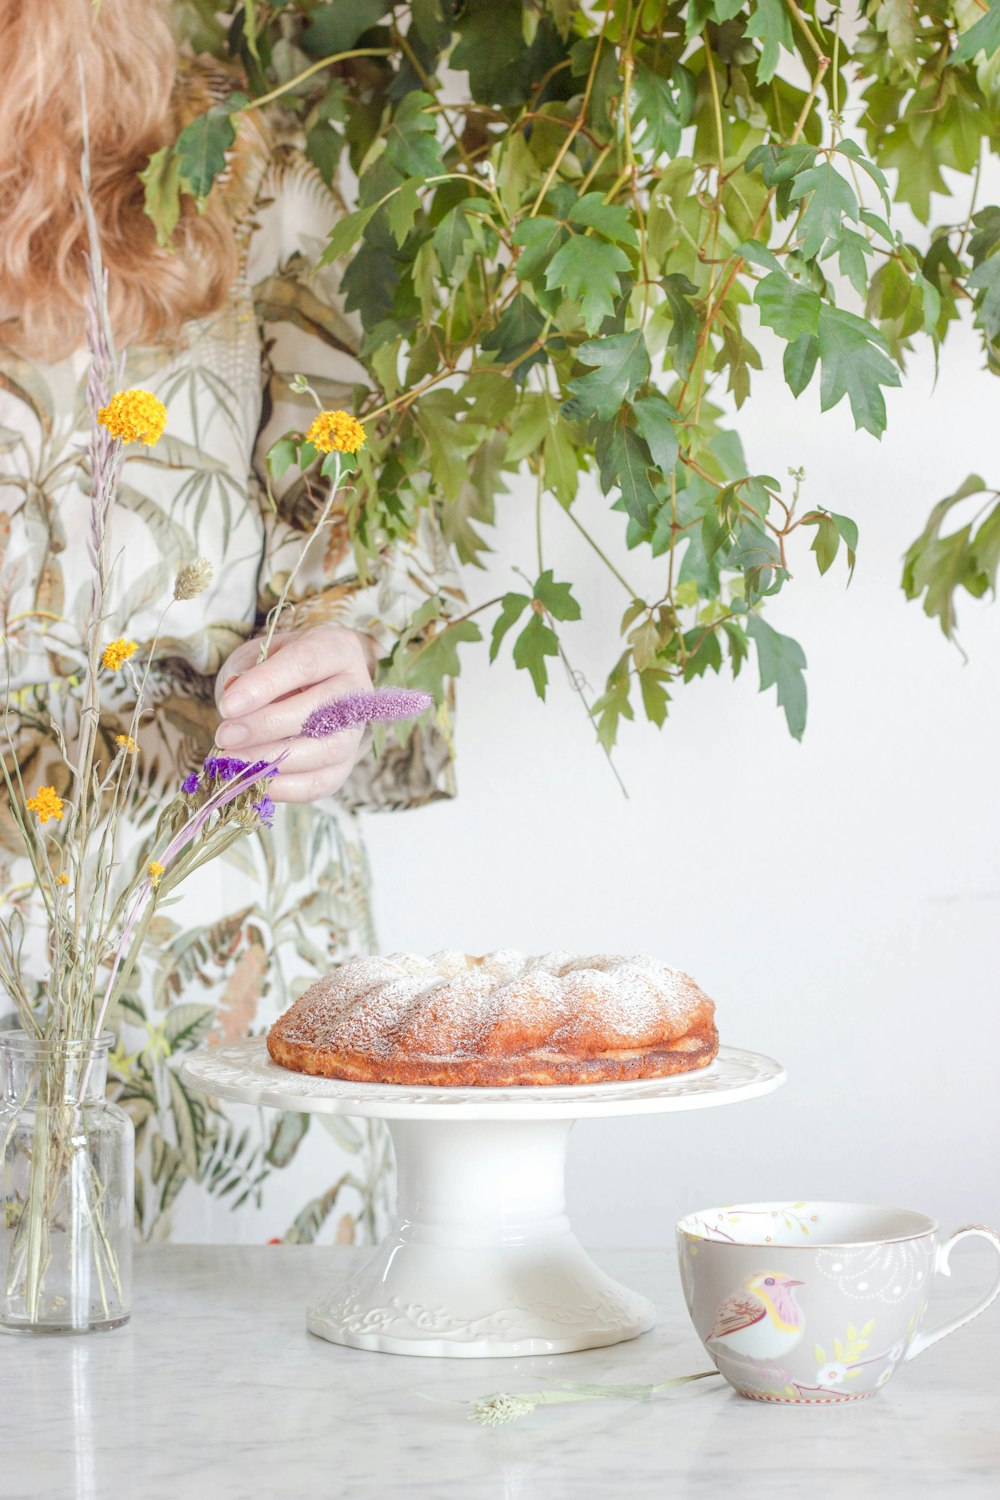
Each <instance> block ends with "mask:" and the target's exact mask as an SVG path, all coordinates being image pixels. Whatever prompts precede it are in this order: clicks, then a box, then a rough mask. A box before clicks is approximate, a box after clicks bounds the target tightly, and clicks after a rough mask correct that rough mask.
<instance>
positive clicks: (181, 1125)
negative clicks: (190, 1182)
mask: <svg viewBox="0 0 1000 1500" xmlns="http://www.w3.org/2000/svg"><path fill="white" fill-rule="evenodd" d="M164 1073H165V1074H166V1079H167V1089H168V1092H169V1095H170V1113H171V1114H172V1116H173V1120H174V1126H175V1129H176V1131H177V1146H178V1148H179V1150H180V1154H181V1159H182V1160H183V1162H184V1166H185V1169H186V1170H187V1173H188V1175H189V1176H190V1177H197V1175H198V1137H199V1134H200V1130H201V1117H202V1111H201V1106H200V1104H196V1103H195V1101H194V1100H193V1099H192V1098H191V1095H190V1094H189V1093H188V1091H187V1089H186V1088H185V1087H184V1085H183V1084H182V1083H181V1081H180V1079H179V1078H178V1076H177V1074H176V1073H175V1072H174V1070H173V1069H172V1068H165V1069H164Z"/></svg>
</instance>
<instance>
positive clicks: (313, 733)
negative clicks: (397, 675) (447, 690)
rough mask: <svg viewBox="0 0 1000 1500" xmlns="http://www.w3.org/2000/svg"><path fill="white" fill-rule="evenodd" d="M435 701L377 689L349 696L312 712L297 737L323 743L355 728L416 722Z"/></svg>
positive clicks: (404, 690)
mask: <svg viewBox="0 0 1000 1500" xmlns="http://www.w3.org/2000/svg"><path fill="white" fill-rule="evenodd" d="M433 702H434V699H433V698H432V697H431V696H430V694H429V693H418V692H414V690H413V689H412V688H394V687H383V688H377V689H376V691H375V692H373V693H348V694H347V695H346V697H343V698H331V700H330V702H329V703H321V704H320V706H319V708H314V709H313V711H312V713H311V714H309V716H308V717H307V719H306V721H305V723H304V724H303V726H302V728H301V730H300V734H301V735H302V737H303V738H304V739H307V740H325V739H326V738H327V736H328V735H331V734H339V733H340V732H341V731H342V730H344V729H350V728H352V726H354V725H356V724H388V723H391V722H392V721H393V720H398V719H415V718H417V717H418V715H420V714H422V713H423V712H424V710H425V709H427V708H430V706H431V704H432V703H433Z"/></svg>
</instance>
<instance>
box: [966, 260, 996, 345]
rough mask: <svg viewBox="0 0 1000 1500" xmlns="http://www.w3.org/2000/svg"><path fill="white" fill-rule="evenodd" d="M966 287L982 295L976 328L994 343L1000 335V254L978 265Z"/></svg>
mask: <svg viewBox="0 0 1000 1500" xmlns="http://www.w3.org/2000/svg"><path fill="white" fill-rule="evenodd" d="M966 286H967V287H969V288H970V290H972V291H974V292H981V293H982V295H981V296H980V297H977V298H976V327H977V328H981V329H982V330H983V332H984V333H985V335H986V337H987V339H989V341H990V343H993V341H994V339H996V338H997V336H998V335H1000V254H997V255H991V256H990V257H989V259H988V260H984V261H983V262H982V263H981V264H980V265H978V266H977V267H976V269H975V270H974V271H973V272H972V274H971V275H970V277H969V279H968V281H967V282H966Z"/></svg>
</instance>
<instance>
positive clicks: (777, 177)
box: [743, 142, 816, 187]
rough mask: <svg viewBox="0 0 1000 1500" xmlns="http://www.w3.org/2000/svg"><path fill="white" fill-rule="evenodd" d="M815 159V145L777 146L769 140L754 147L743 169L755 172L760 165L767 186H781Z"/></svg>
mask: <svg viewBox="0 0 1000 1500" xmlns="http://www.w3.org/2000/svg"><path fill="white" fill-rule="evenodd" d="M815 160H816V147H815V146H807V145H805V144H799V145H795V146H776V145H774V144H773V143H772V142H768V143H767V144H766V145H763V146H755V147H754V149H753V150H752V151H751V152H750V154H749V155H748V156H747V159H746V161H745V162H744V163H743V169H744V171H746V172H754V171H756V169H757V168H758V167H759V168H760V172H761V176H762V177H763V179H764V181H765V183H766V184H767V186H768V187H779V186H780V185H781V184H782V183H783V182H790V181H791V179H792V178H793V177H794V176H795V175H796V173H798V172H801V171H803V170H804V168H806V167H808V166H809V165H811V163H812V162H814V161H815Z"/></svg>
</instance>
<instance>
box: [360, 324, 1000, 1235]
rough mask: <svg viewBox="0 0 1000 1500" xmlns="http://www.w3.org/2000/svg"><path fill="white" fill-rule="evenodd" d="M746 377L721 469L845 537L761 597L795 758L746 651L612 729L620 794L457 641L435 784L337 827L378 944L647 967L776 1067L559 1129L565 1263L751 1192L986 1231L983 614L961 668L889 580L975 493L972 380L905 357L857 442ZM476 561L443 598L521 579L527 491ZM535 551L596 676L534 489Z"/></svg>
mask: <svg viewBox="0 0 1000 1500" xmlns="http://www.w3.org/2000/svg"><path fill="white" fill-rule="evenodd" d="M773 364H774V372H773V373H772V372H770V371H769V372H768V373H766V374H765V375H764V376H763V377H758V378H757V382H756V391H755V397H754V399H753V402H752V405H751V407H750V408H748V409H745V411H744V414H743V416H742V420H741V423H740V426H741V430H742V432H743V434H744V438H745V442H746V447H747V454H748V459H749V463H750V469H751V472H764V473H772V474H776V475H779V476H781V475H783V474H784V473H785V471H786V470H787V468H788V467H789V465H802V466H804V467H805V469H806V470H807V472H808V483H807V489H806V492H805V500H806V504H807V505H823V506H827V507H829V508H830V509H833V510H837V511H846V512H847V513H848V514H850V515H852V516H854V517H856V518H857V519H858V520H859V522H860V523H861V528H862V540H861V551H860V555H859V559H858V567H857V572H856V575H855V579H854V582H853V584H852V585H851V588H850V589H849V590H848V591H846V592H845V589H844V581H845V577H846V567H845V565H844V563H843V561H842V560H838V562H837V563H836V564H835V566H834V569H833V571H832V572H831V573H829V574H827V576H826V578H825V579H820V578H819V577H818V576H817V574H816V570H815V566H814V562H813V559H812V556H811V554H809V553H808V552H807V550H806V549H807V546H808V541H809V537H805V538H804V539H803V541H802V543H801V545H800V549H799V555H798V556H797V557H795V558H794V561H793V568H794V571H795V572H796V575H797V576H796V578H795V580H794V582H793V583H792V584H791V585H789V586H788V588H787V591H786V594H785V596H784V597H783V598H781V599H779V600H778V601H776V602H773V603H771V604H770V605H769V615H768V617H769V619H770V620H771V621H772V623H773V624H774V625H775V626H776V627H777V628H779V629H781V630H783V631H785V632H787V633H790V634H792V635H794V636H795V637H796V638H797V639H798V640H799V641H801V643H802V644H803V646H804V648H805V650H806V654H807V656H808V660H809V672H808V683H809V693H810V709H809V723H808V727H807V729H806V737H805V741H804V743H803V744H802V745H798V744H796V743H795V742H794V741H793V740H791V739H790V737H789V736H788V734H787V732H786V729H785V725H784V719H783V716H782V715H781V714H780V712H779V711H778V710H777V708H776V707H775V704H774V692H773V689H772V690H771V691H770V692H769V693H768V694H767V695H765V696H758V693H757V678H756V669H755V667H754V666H752V665H751V667H750V669H749V670H745V671H744V674H743V675H742V676H741V678H740V680H739V681H738V682H737V683H736V684H735V685H734V684H733V683H732V682H731V681H729V680H727V679H723V680H715V679H712V680H705V681H703V682H700V683H697V684H693V685H691V686H690V687H687V688H684V689H682V690H680V691H679V693H678V695H677V699H676V700H675V705H674V708H673V713H672V715H671V718H670V719H669V720H668V722H667V725H666V726H665V728H664V730H663V731H662V733H658V732H657V731H656V730H655V729H654V728H653V727H652V726H650V725H646V724H645V723H642V724H636V725H632V726H626V727H625V730H624V733H623V740H622V743H621V746H620V749H619V751H618V754H617V761H618V765H619V768H620V771H621V774H622V776H623V778H624V780H625V782H626V784H627V786H628V790H629V792H630V794H631V795H630V800H628V801H625V800H624V799H623V797H622V794H621V792H620V791H619V789H618V787H617V786H616V784H615V782H614V779H613V777H612V776H611V774H610V772H609V770H608V767H607V765H606V763H605V761H604V759H603V756H602V754H601V752H600V750H599V749H598V748H597V747H596V745H595V744H594V742H593V737H592V731H591V729H590V727H589V725H588V722H587V720H586V718H585V716H584V713H583V711H582V709H581V706H580V704H579V701H578V700H577V698H576V696H575V695H574V694H573V693H572V692H571V691H570V689H569V687H568V685H567V684H566V683H565V681H564V680H562V679H561V677H559V676H558V675H557V676H556V678H555V680H554V682H553V685H552V688H551V690H550V695H549V701H548V703H547V704H545V705H542V704H541V703H539V702H538V701H537V700H536V699H535V698H534V696H533V694H532V691H531V686H530V683H529V681H528V679H527V676H526V674H523V673H515V671H514V669H513V667H512V666H511V665H510V663H509V645H508V647H507V648H506V650H505V653H504V662H503V664H500V663H498V665H497V666H495V667H493V668H490V667H488V666H487V663H486V651H485V647H483V648H478V647H472V648H468V649H467V650H466V656H465V663H466V665H465V667H464V673H463V677H462V680H461V684H460V701H459V721H458V744H459V796H458V798H457V799H456V800H455V801H454V802H453V803H450V804H447V805H438V806H435V807H431V808H428V809H425V810H422V811H418V812H413V813H409V814H407V815H405V816H393V817H388V818H369V819H368V820H367V822H366V830H367V837H368V842H369V848H370V851H371V857H372V863H373V868H374V874H375V883H376V894H377V910H378V916H379V932H380V940H381V944H382V947H383V949H384V950H385V951H391V950H393V949H411V950H414V951H419V952H430V951H433V950H434V949H435V948H440V947H452V946H457V947H464V948H466V949H467V950H469V951H472V952H483V951H485V950H488V949H491V948H495V947H501V946H504V947H506V946H510V947H521V948H524V949H527V950H529V951H535V952H537V951H544V950H546V949H549V948H556V947H559V948H568V949H576V950H582V951H589V952H593V951H595V950H603V951H621V952H636V953H641V952H646V953H653V954H657V955H659V956H661V957H663V958H664V959H666V960H667V961H669V962H671V963H673V964H676V965H677V966H679V967H682V968H685V969H687V970H689V971H690V972H691V973H692V974H694V975H695V977H696V978H697V979H698V980H699V981H700V982H701V984H702V985H703V986H704V988H705V989H706V990H707V991H708V992H709V994H711V995H712V996H713V997H714V999H715V1000H716V1003H717V1007H718V1021H719V1028H720V1032H721V1035H722V1038H723V1040H724V1041H726V1042H730V1043H734V1044H737V1045H742V1046H749V1047H755V1048H758V1049H760V1050H761V1051H764V1052H769V1053H772V1054H773V1055H775V1056H777V1057H778V1058H780V1059H781V1060H782V1062H783V1063H784V1064H785V1065H786V1067H787V1069H788V1075H789V1078H788V1083H787V1085H786V1087H785V1088H784V1089H783V1090H782V1091H781V1092H780V1093H778V1094H776V1095H772V1096H770V1097H769V1098H766V1099H762V1100H757V1101H754V1102H752V1103H748V1104H740V1105H737V1106H734V1107H731V1108H726V1109H719V1110H707V1111H703V1112H698V1113H692V1114H685V1115H679V1116H675V1117H673V1118H670V1117H660V1118H651V1119H632V1120H621V1121H613V1120H612V1121H606V1122H600V1123H584V1124H579V1125H577V1127H576V1129H575V1131H574V1136H573V1139H572V1143H571V1160H570V1195H571V1197H570V1202H571V1208H572V1210H573V1212H574V1214H575V1217H576V1220H577V1224H578V1227H579V1229H580V1231H581V1233H582V1235H583V1236H584V1238H585V1239H586V1240H588V1241H589V1242H590V1243H591V1244H593V1245H596V1246H600V1245H605V1246H609V1245H658V1244H663V1243H665V1242H667V1241H669V1240H670V1239H671V1238H672V1226H673V1222H674V1220H675V1219H676V1218H677V1217H678V1216H679V1215H680V1214H681V1213H682V1212H685V1211H687V1210H690V1209H694V1208H698V1207H706V1206H708V1205H711V1204H714V1203H717V1202H732V1201H738V1200H740V1199H754V1198H761V1197H768V1196H772V1195H776V1196H779V1197H786V1198H787V1197H791V1198H798V1197H810V1196H812V1197H834V1198H836V1197H850V1198H858V1199H862V1200H869V1201H884V1202H891V1203H897V1204H900V1205H905V1206H909V1207H913V1208H919V1209H923V1210H926V1211H928V1212H931V1213H934V1214H936V1215H938V1216H939V1217H940V1218H941V1219H942V1220H944V1221H945V1222H946V1225H947V1226H950V1225H954V1224H956V1223H958V1222H962V1221H966V1220H970V1219H978V1220H987V1221H988V1220H991V1219H992V1220H993V1221H994V1222H996V1221H998V1220H1000V1174H998V1171H997V1164H996V1163H997V1152H998V1148H1000V1089H998V1052H1000V1046H998V1044H1000V1020H998V969H1000V964H998V958H1000V953H998V935H1000V868H998V862H1000V807H998V782H1000V777H998V765H1000V759H998V752H1000V604H991V603H990V602H989V601H981V602H978V603H977V602H975V601H972V600H967V602H966V603H965V605H964V606H963V608H962V613H961V638H962V643H963V646H964V648H965V650H966V651H967V652H968V655H969V662H968V664H963V661H962V658H961V656H960V655H959V653H958V652H957V651H956V650H955V648H954V647H953V646H951V645H949V644H948V643H947V642H946V641H945V640H944V638H943V636H942V635H941V634H940V633H939V631H938V629H937V626H936V624H934V623H932V622H931V621H929V620H928V619H927V618H926V617H925V616H924V615H923V614H922V613H921V611H920V609H919V608H918V607H917V606H915V605H913V604H907V603H906V602H905V601H904V598H903V595H902V592H901V590H900V587H899V575H900V559H901V555H902V553H903V551H904V549H905V547H906V546H907V544H908V543H909V542H910V541H911V540H912V539H913V537H914V536H915V535H916V534H917V532H918V531H919V530H920V529H921V527H922V525H923V523H924V519H925V517H926V514H927V511H928V510H929V508H930V505H931V503H932V502H933V501H935V500H937V499H939V498H940V497H941V496H943V495H945V494H947V493H949V492H950V491H951V490H952V489H953V488H954V487H955V486H956V485H957V483H958V482H959V481H960V480H961V479H962V478H964V476H965V475H966V474H967V473H968V472H969V471H970V470H976V471H978V472H980V473H982V474H983V475H984V476H986V478H987V479H988V481H990V482H992V483H994V484H997V485H1000V444H998V443H997V441H996V434H997V432H998V425H1000V424H998V421H997V413H998V399H1000V385H998V383H997V381H996V380H995V379H991V378H990V377H989V376H988V375H986V374H985V373H983V372H982V370H981V368H980V365H981V359H980V355H979V353H978V350H977V347H976V341H975V339H974V337H973V335H972V334H971V332H970V331H968V330H964V331H959V332H958V336H957V337H955V338H954V339H953V342H952V346H951V348H950V349H948V350H947V351H946V353H945V355H944V357H943V359H942V368H941V373H940V379H939V382H938V386H937V389H936V390H935V389H934V386H933V369H932V364H931V360H930V358H929V357H921V358H915V359H914V360H913V361H912V363H911V368H910V372H909V377H908V379H907V381H906V384H905V387H904V389H903V390H902V391H897V392H890V393H889V397H888V401H889V411H890V425H889V433H888V435H887V436H886V437H885V439H884V440H883V441H882V443H881V444H879V443H877V442H876V441H875V440H874V439H872V438H871V437H869V436H868V435H867V434H865V433H860V434H856V433H855V432H854V430H853V426H852V423H851V420H850V415H849V412H848V410H847V408H846V403H845V404H844V405H843V406H841V407H840V408H838V409H837V410H836V411H834V412H832V413H828V414H826V415H825V416H823V417H822V418H821V417H820V413H819V406H818V395H817V393H816V390H815V388H813V389H811V390H810V391H807V392H806V394H805V395H804V396H803V397H802V398H801V399H800V400H799V402H797V403H796V402H795V401H793V399H792V397H791V395H790V394H789V392H788V391H787V390H786V389H785V387H784V386H783V384H782V382H781V378H780V371H779V369H778V363H777V361H773ZM578 503H579V504H580V506H581V512H580V513H581V516H583V517H584V518H585V521H586V524H587V525H588V526H590V527H592V529H593V531H594V533H595V535H597V536H598V537H599V538H600V539H601V541H602V543H603V544H604V545H605V546H606V547H607V548H609V549H612V548H613V549H615V551H614V555H615V557H616V559H618V560H619V561H620V562H621V565H622V567H623V569H624V570H625V572H626V574H627V576H629V577H630V578H634V579H635V580H636V586H637V587H642V586H643V584H644V581H645V580H644V577H643V566H642V563H643V559H641V558H637V557H631V556H628V555H627V554H624V549H623V548H622V545H621V542H620V536H621V531H622V518H621V517H620V516H618V515H617V514H614V513H611V512H610V511H609V510H608V508H607V502H606V501H605V500H604V499H603V498H602V497H601V496H600V495H599V492H598V491H597V489H596V487H594V486H590V487H588V489H587V490H586V491H585V493H584V494H583V495H582V497H581V500H580V501H579V502H578ZM799 535H801V533H800V534H799ZM497 546H498V550H497V552H496V553H495V554H494V556H493V557H492V559H490V566H489V569H488V571H487V572H486V573H485V574H482V575H477V574H475V573H470V574H469V575H468V576H467V586H468V589H469V592H470V598H471V600H472V602H478V601H479V600H485V599H488V598H490V597H492V596H493V595H495V594H496V593H499V592H503V591H504V590H505V589H506V588H509V587H518V586H519V585H518V583H517V582H516V581H515V579H514V576H513V574H512V573H511V568H512V566H513V565H514V564H519V565H520V566H522V567H523V568H524V569H525V571H526V572H528V573H529V574H531V576H534V573H535V567H534V564H535V550H534V512H533V496H532V493H530V492H529V490H528V487H527V486H525V487H524V488H523V489H519V490H517V491H516V492H515V493H512V494H511V495H510V497H509V499H508V500H507V501H506V502H505V503H504V505H503V509H502V521H501V526H500V528H499V533H498V538H497ZM545 562H546V565H547V566H551V567H553V568H554V569H555V573H556V577H557V578H562V579H567V578H568V579H572V580H574V581H576V582H577V583H578V584H579V593H580V597H581V599H582V602H583V605H584V619H583V621H582V622H581V623H580V624H577V625H573V626H568V627H565V635H564V639H565V644H566V647H567V650H568V652H569V654H570V656H571V659H572V661H573V663H574V665H575V666H576V667H578V668H581V669H582V670H583V671H584V672H585V673H586V675H587V678H588V679H589V681H590V683H591V684H592V685H593V686H594V687H595V688H596V687H597V685H598V684H600V683H601V682H602V681H603V676H604V673H605V672H606V670H607V668H608V666H609V665H610V663H611V660H612V659H613V657H612V652H613V649H614V645H615V639H616V637H615V630H616V625H617V621H618V619H619V617H620V614H621V610H622V608H623V606H624V604H625V603H626V602H627V601H626V599H625V595H624V593H623V592H622V591H620V590H619V588H618V585H617V584H615V583H614V582H613V580H611V579H610V577H609V575H607V574H606V573H605V572H604V571H603V569H602V567H601V565H600V564H599V563H598V562H597V560H596V559H595V558H594V557H593V555H592V554H591V553H589V552H588V549H587V547H586V544H585V543H584V542H583V541H582V540H581V539H580V537H579V536H578V534H577V533H576V532H575V530H574V528H573V527H572V525H571V524H570V522H569V521H568V520H567V519H566V517H565V516H564V515H563V514H562V513H561V511H560V509H559V507H558V505H557V504H556V502H555V501H554V500H549V501H548V503H547V508H546V512H545ZM663 565H664V564H663V563H661V564H658V566H663ZM651 572H652V568H651V567H650V568H648V569H647V573H646V576H647V577H648V576H649V573H651Z"/></svg>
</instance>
